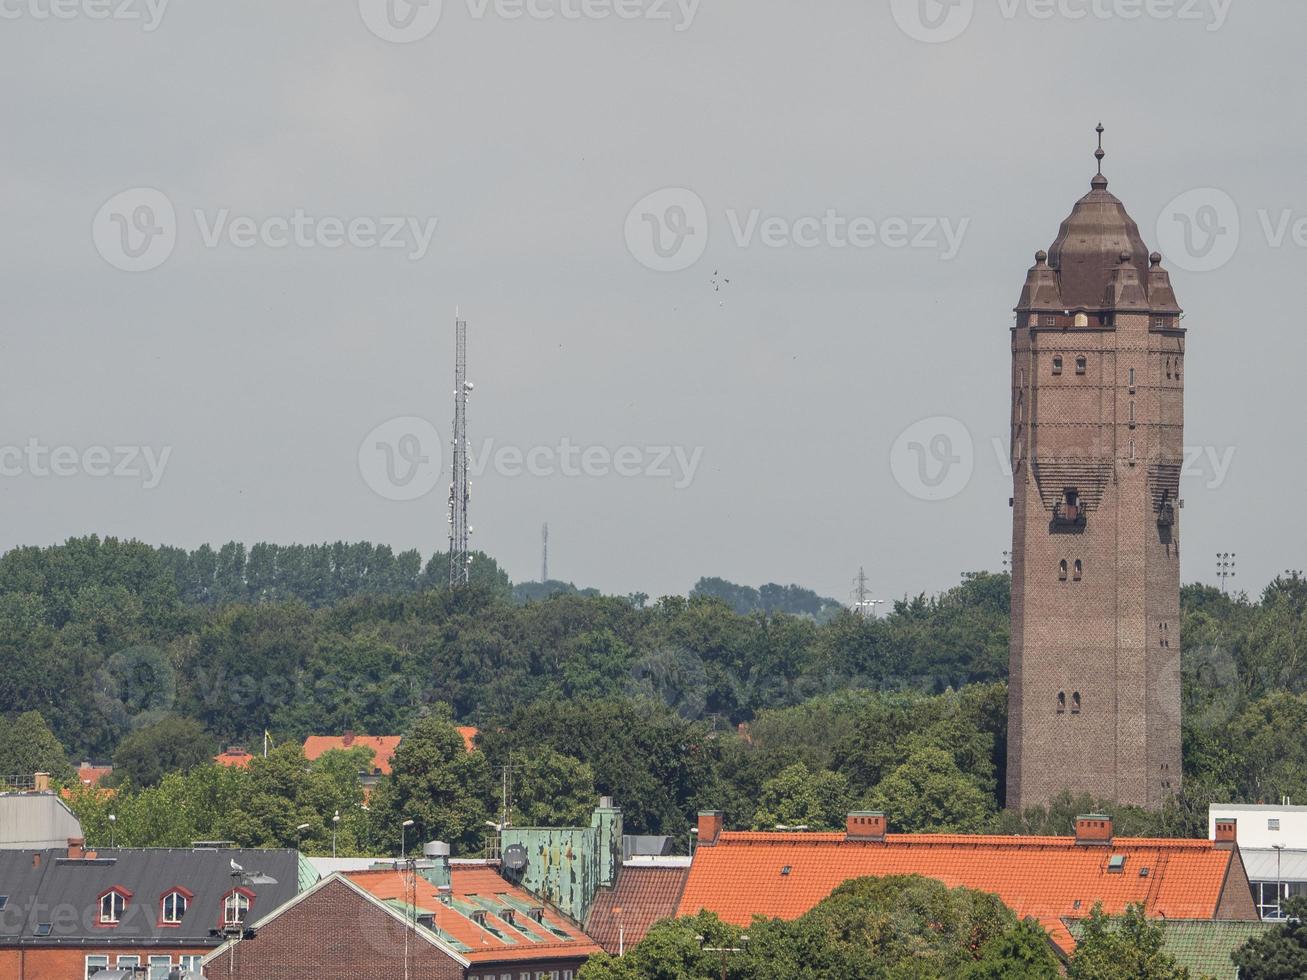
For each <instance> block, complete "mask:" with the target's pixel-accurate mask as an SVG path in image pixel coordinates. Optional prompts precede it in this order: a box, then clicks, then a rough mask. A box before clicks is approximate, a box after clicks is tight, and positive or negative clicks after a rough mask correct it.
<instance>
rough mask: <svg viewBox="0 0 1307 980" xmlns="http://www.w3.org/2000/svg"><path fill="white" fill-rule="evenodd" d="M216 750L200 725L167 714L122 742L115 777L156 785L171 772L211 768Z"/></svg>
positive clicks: (115, 759) (135, 784)
mask: <svg viewBox="0 0 1307 980" xmlns="http://www.w3.org/2000/svg"><path fill="white" fill-rule="evenodd" d="M216 750H217V743H216V740H215V739H214V738H213V736H212V735H210V734H209V733H208V732H206V731H205V730H204V729H203V727H201V725H200V723H199V722H197V721H195V720H194V719H191V718H181V717H179V716H177V715H167V716H166V717H164V718H161V719H160V720H159V721H157V722H155V723H154V724H152V725H147V726H146V727H145V728H141V729H139V730H137V731H135V732H132V734H130V735H128V736H127V737H126V738H125V739H123V740H122V742H120V743H119V745H118V751H117V752H115V753H114V756H113V766H114V776H115V777H116V778H117V779H119V780H126V781H127V782H128V783H129V784H130V785H132V786H137V787H147V786H154V785H156V784H157V783H158V782H159V781H160V780H162V779H163V777H164V776H165V775H167V774H168V773H170V772H182V773H184V772H189V771H190V770H191V769H194V768H195V767H196V766H205V765H210V764H211V763H212V762H213V754H214V752H215V751H216Z"/></svg>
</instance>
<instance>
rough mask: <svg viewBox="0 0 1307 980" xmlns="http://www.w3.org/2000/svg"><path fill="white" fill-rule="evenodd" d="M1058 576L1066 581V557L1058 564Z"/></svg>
mask: <svg viewBox="0 0 1307 980" xmlns="http://www.w3.org/2000/svg"><path fill="white" fill-rule="evenodd" d="M1057 577H1058V578H1059V579H1060V580H1061V581H1063V582H1065V581H1066V559H1065V558H1063V559H1062V561H1061V562H1060V563H1059V564H1058V566H1057Z"/></svg>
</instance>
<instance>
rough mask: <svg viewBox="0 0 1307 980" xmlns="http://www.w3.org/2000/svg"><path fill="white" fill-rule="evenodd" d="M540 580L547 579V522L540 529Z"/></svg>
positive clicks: (546, 580)
mask: <svg viewBox="0 0 1307 980" xmlns="http://www.w3.org/2000/svg"><path fill="white" fill-rule="evenodd" d="M540 581H541V582H548V581H549V522H548V521H545V523H544V526H543V527H542V528H541V529H540Z"/></svg>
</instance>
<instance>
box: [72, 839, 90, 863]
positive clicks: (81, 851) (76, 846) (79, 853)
mask: <svg viewBox="0 0 1307 980" xmlns="http://www.w3.org/2000/svg"><path fill="white" fill-rule="evenodd" d="M84 857H86V838H85V837H69V838H68V860H69V861H80V860H81V859H82V858H84Z"/></svg>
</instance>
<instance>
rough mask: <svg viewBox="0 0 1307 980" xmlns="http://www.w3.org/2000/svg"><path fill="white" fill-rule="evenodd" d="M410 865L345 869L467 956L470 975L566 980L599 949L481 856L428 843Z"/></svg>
mask: <svg viewBox="0 0 1307 980" xmlns="http://www.w3.org/2000/svg"><path fill="white" fill-rule="evenodd" d="M424 855H425V857H424V859H423V860H421V861H415V862H412V863H411V865H410V866H408V867H405V866H403V865H399V866H396V865H392V866H391V867H388V868H384V869H376V870H370V871H355V872H347V873H346V874H345V877H347V878H348V879H349V880H350V881H352V882H353V883H354V884H356V885H358V886H359V887H360V888H362V889H364V890H365V891H367V892H368V893H369V894H371V895H372V896H374V897H376V898H378V899H381V900H382V901H384V902H388V903H390V904H391V905H392V906H393V907H397V908H398V909H399V910H400V911H401V912H402V913H403V914H405V915H408V916H410V917H411V918H415V919H416V920H417V922H418V923H419V924H420V925H421V926H423V927H424V928H425V929H428V930H429V931H431V932H432V933H434V934H435V935H436V936H437V937H438V938H439V939H440V940H441V941H442V942H443V943H446V944H447V945H449V946H450V947H452V948H453V949H454V950H456V951H457V952H458V954H459V955H460V956H461V957H462V958H463V959H465V960H466V961H467V963H468V965H467V967H466V968H465V973H464V976H465V977H467V978H469V980H502V978H503V977H504V976H509V977H512V978H513V980H523V978H524V977H525V978H526V980H542V978H549V980H572V978H573V977H574V976H575V974H576V972H577V971H578V970H579V969H580V968H581V965H582V964H583V963H585V961H586V960H587V959H588V958H589V957H590V956H592V955H594V954H595V953H597V952H600V948H599V946H598V945H597V944H596V943H595V942H594V941H593V940H592V939H591V938H590V937H589V936H588V935H586V933H585V932H584V931H583V930H582V929H581V927H580V926H579V925H578V923H577V921H576V920H574V919H572V918H570V917H568V916H567V915H565V914H563V913H562V912H560V911H559V910H558V909H556V908H554V907H552V906H549V905H546V904H544V903H542V902H541V900H540V899H539V898H538V897H537V896H535V895H533V894H531V893H530V892H528V891H527V890H526V889H524V888H522V887H520V886H518V885H515V884H513V883H512V882H510V881H508V880H506V879H505V878H503V877H502V876H501V875H500V874H499V872H498V871H497V870H496V867H495V866H494V865H492V864H490V863H489V862H485V861H461V862H451V861H450V860H449V848H448V845H444V844H440V843H439V842H434V843H432V844H429V845H427V847H426V848H424Z"/></svg>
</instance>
